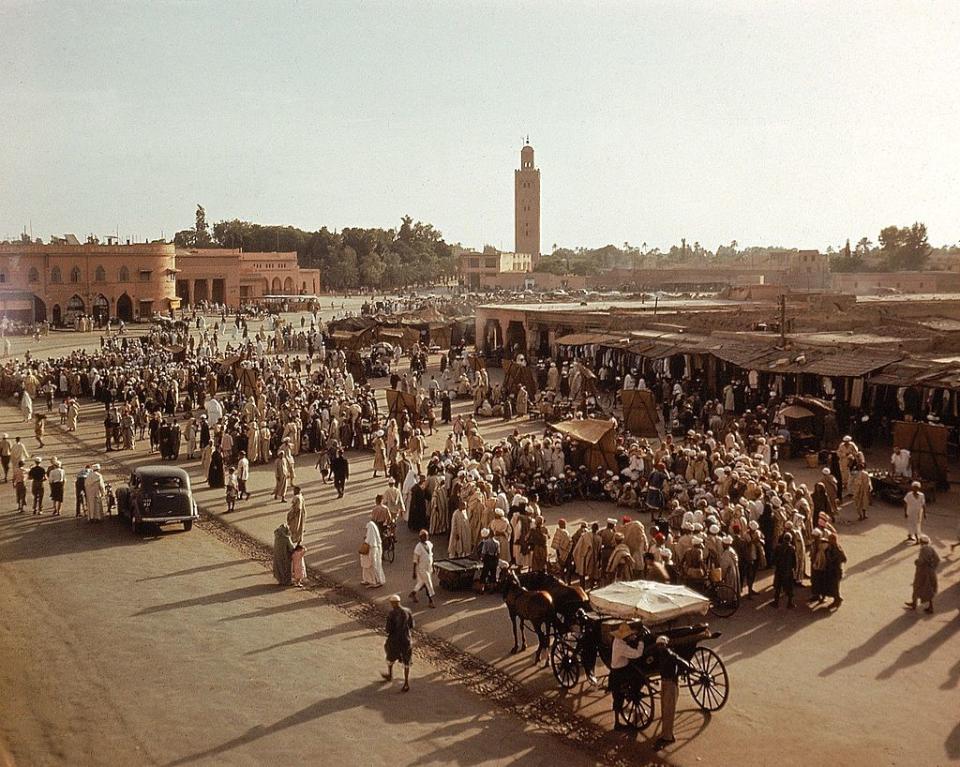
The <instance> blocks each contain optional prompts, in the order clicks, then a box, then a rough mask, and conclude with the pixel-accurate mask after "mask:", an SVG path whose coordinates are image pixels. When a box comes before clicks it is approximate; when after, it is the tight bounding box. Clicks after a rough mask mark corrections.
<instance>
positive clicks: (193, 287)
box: [177, 248, 320, 307]
mask: <svg viewBox="0 0 960 767" xmlns="http://www.w3.org/2000/svg"><path fill="white" fill-rule="evenodd" d="M177 269H178V270H179V273H178V275H177V296H179V298H180V300H181V301H182V303H183V305H184V306H196V305H199V304H201V303H204V302H207V303H215V304H224V305H226V306H233V307H239V306H242V305H244V304H246V303H250V302H252V301H257V300H259V299H261V298H263V297H264V296H297V295H316V294H317V293H318V292H319V290H320V270H319V269H303V268H301V267H300V266H299V264H298V263H297V254H296V252H286V253H256V252H254V253H247V252H244V251H242V250H240V249H238V248H204V249H199V250H197V249H192V250H185V249H178V250H177Z"/></svg>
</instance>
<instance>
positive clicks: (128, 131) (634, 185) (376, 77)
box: [0, 0, 960, 252]
mask: <svg viewBox="0 0 960 767" xmlns="http://www.w3.org/2000/svg"><path fill="white" fill-rule="evenodd" d="M957 39H960V6H958V5H957V4H956V3H947V2H932V3H925V4H923V5H919V4H910V3H876V2H874V3H853V2H842V3H841V2H818V3H804V4H798V5H795V6H793V5H790V6H788V5H787V4H781V3H776V4H774V3H769V4H759V3H752V2H726V3H723V4H719V5H713V4H708V3H705V2H704V3H697V2H692V3H685V4H682V5H680V4H675V3H668V2H644V3H609V4H595V3H585V2H584V3H580V2H563V3H558V2H549V3H548V2H526V3H492V2H466V3H458V4H449V5H448V4H442V3H428V2H414V3H406V4H394V3H385V2H370V3H363V4H357V3H354V4H347V3H338V4H333V3H330V4H307V3H293V2H279V1H278V2H272V3H269V4H257V3H252V2H237V1H236V0H231V2H226V0H216V1H214V0H211V1H209V2H201V3H197V4H191V3H184V2H154V3H150V4H146V3H129V4H124V3H114V2H102V1H101V0H90V1H89V2H62V3H45V4H34V3H30V2H15V1H13V0H0V72H2V74H0V100H2V104H3V105H4V108H3V109H2V110H0V135H2V137H3V140H2V141H0V178H2V179H3V183H2V184H0V238H4V237H15V236H17V235H19V233H20V232H21V231H22V230H23V227H25V226H28V225H32V229H33V232H34V236H40V237H43V238H44V239H46V238H48V237H49V236H50V235H51V234H63V233H65V232H72V233H75V234H77V236H78V237H80V238H81V239H82V238H83V237H84V236H86V235H87V234H88V233H94V234H97V235H100V236H103V235H105V234H108V233H113V232H114V231H115V230H116V229H117V228H118V227H119V232H120V235H121V237H123V238H125V237H136V238H137V239H139V240H143V239H145V238H150V239H154V238H157V237H159V236H160V234H161V231H162V232H163V234H164V235H165V236H166V237H167V238H168V239H172V237H173V234H174V232H175V231H177V230H179V229H185V228H188V227H190V226H191V225H192V223H193V214H194V209H195V206H196V204H197V203H200V204H202V205H204V207H205V208H206V211H207V220H208V221H209V222H210V223H213V222H215V221H219V220H222V219H233V218H240V219H246V220H250V221H254V222H257V223H262V224H289V225H294V226H299V227H302V228H305V229H318V228H320V227H322V226H327V227H328V228H330V229H342V228H344V227H349V226H364V227H383V228H391V227H393V228H395V227H397V226H398V225H399V223H400V217H401V216H402V215H404V214H409V215H411V216H413V217H414V218H415V219H419V220H422V221H425V222H429V223H431V224H433V225H434V226H435V227H437V228H438V229H439V230H441V231H442V232H443V234H444V236H445V238H446V239H447V241H448V242H462V243H464V244H465V245H469V246H473V247H477V248H479V247H482V246H483V245H484V244H491V245H494V246H497V247H500V248H502V249H504V250H511V249H512V248H513V171H514V169H515V168H517V167H518V165H519V152H520V148H521V146H522V140H523V137H524V136H526V135H528V134H529V136H530V142H531V144H532V145H533V146H534V148H535V150H536V161H537V165H538V167H539V168H540V169H541V173H542V202H541V206H542V233H543V234H542V249H543V251H544V252H549V251H550V250H551V248H552V246H553V244H554V243H556V244H557V245H560V246H569V247H574V246H579V245H583V246H590V247H596V246H602V245H605V244H608V243H613V244H617V245H620V244H622V243H623V242H625V241H629V242H630V243H631V244H633V245H640V244H641V243H647V245H648V246H649V247H655V246H657V247H660V248H662V249H664V250H666V249H668V248H669V247H670V245H672V244H678V243H679V241H680V239H681V238H683V237H685V238H686V239H687V242H688V243H693V242H695V241H699V242H700V243H701V244H702V245H703V246H704V247H706V248H709V249H711V250H713V249H715V248H716V247H717V246H718V245H720V244H727V243H729V242H730V241H731V240H736V241H737V242H738V243H739V244H740V246H741V247H742V246H745V245H748V244H752V245H783V246H788V247H801V248H803V247H815V248H820V249H821V250H824V249H826V248H827V246H829V245H833V246H837V245H839V244H840V243H842V242H843V240H845V239H846V238H848V237H849V238H850V239H851V240H852V241H853V242H856V240H857V239H859V238H860V237H862V236H867V237H869V238H870V239H871V240H873V241H876V239H877V234H878V232H879V231H880V229H881V228H882V227H884V226H887V225H890V224H896V225H901V226H902V225H907V224H910V223H912V222H913V221H923V222H925V223H926V224H927V227H928V230H929V233H930V242H931V244H932V245H935V246H939V245H942V244H945V243H955V242H957V241H958V240H960V216H958V215H957V206H956V195H957V192H956V190H957V189H958V187H960V141H958V140H957V139H956V136H957V131H958V126H960V99H958V98H957V93H958V91H960V51H958V48H957V46H956V40H957Z"/></svg>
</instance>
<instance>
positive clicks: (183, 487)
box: [117, 466, 200, 532]
mask: <svg viewBox="0 0 960 767" xmlns="http://www.w3.org/2000/svg"><path fill="white" fill-rule="evenodd" d="M117 512H118V514H119V515H120V516H121V517H126V518H127V519H129V520H130V529H131V530H133V531H134V532H137V530H138V529H139V528H140V525H141V524H143V523H148V524H154V525H169V524H174V523H179V522H182V523H183V529H184V530H189V529H190V528H192V527H193V521H194V520H195V519H197V518H198V517H199V516H200V515H199V513H198V511H197V503H196V501H194V500H193V493H192V492H191V491H190V477H189V475H188V474H187V472H185V471H184V470H183V469H181V468H178V467H176V466H142V467H140V468H139V469H134V470H133V473H132V474H131V475H130V484H129V485H125V486H124V487H121V488H119V489H118V490H117Z"/></svg>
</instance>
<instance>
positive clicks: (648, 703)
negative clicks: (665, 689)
mask: <svg viewBox="0 0 960 767" xmlns="http://www.w3.org/2000/svg"><path fill="white" fill-rule="evenodd" d="M653 714H654V704H653V688H652V687H651V686H650V683H649V682H646V681H645V682H642V683H640V684H637V685H634V686H631V688H630V690H629V691H628V692H627V694H626V697H625V698H624V700H623V710H622V711H621V712H620V713H619V714H618V715H617V724H625V725H626V726H627V727H633V728H634V729H637V730H645V729H646V728H647V727H649V726H650V723H651V722H652V721H653Z"/></svg>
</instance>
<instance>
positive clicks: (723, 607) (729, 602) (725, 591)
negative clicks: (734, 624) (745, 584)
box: [710, 583, 740, 618]
mask: <svg viewBox="0 0 960 767" xmlns="http://www.w3.org/2000/svg"><path fill="white" fill-rule="evenodd" d="M739 607H740V595H739V594H738V593H737V592H736V590H735V589H732V588H730V587H729V586H728V585H727V584H725V583H717V584H714V587H713V596H712V598H711V599H710V612H712V613H713V614H714V615H716V616H717V617H718V618H729V617H730V616H731V615H733V614H734V613H735V612H736V611H737V608H739Z"/></svg>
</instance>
